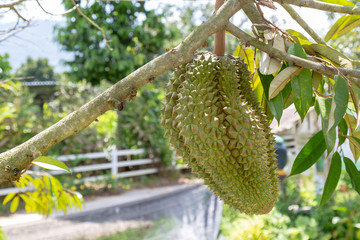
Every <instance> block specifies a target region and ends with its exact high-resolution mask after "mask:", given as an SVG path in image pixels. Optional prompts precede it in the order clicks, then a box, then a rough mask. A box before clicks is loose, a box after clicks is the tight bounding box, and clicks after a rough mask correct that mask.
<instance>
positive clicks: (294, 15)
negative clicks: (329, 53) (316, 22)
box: [282, 4, 327, 46]
mask: <svg viewBox="0 0 360 240" xmlns="http://www.w3.org/2000/svg"><path fill="white" fill-rule="evenodd" d="M282 7H283V8H284V9H285V10H286V11H287V12H288V13H289V14H290V16H291V17H292V18H293V19H294V20H295V21H296V22H297V23H298V24H299V25H300V26H301V27H302V28H303V29H304V30H305V31H306V32H307V33H308V34H309V35H310V36H311V37H312V38H313V39H314V40H315V41H316V42H317V43H320V44H324V45H326V46H327V44H326V42H325V41H324V40H323V39H322V38H321V37H320V36H319V35H318V34H317V33H316V32H315V31H314V30H313V29H312V28H311V27H310V26H309V25H308V24H307V23H306V22H305V21H304V19H302V18H301V16H300V15H299V14H298V13H297V12H296V11H295V10H294V9H293V8H292V7H291V6H290V5H287V4H284V5H282Z"/></svg>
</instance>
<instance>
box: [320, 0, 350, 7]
mask: <svg viewBox="0 0 360 240" xmlns="http://www.w3.org/2000/svg"><path fill="white" fill-rule="evenodd" d="M320 1H322V2H326V3H331V4H336V5H343V6H349V7H353V6H354V3H352V2H351V1H348V0H320Z"/></svg>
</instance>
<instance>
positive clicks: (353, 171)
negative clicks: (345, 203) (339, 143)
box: [344, 157, 360, 194]
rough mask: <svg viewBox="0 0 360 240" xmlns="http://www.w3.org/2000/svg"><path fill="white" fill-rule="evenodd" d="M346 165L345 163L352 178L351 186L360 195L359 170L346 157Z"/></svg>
mask: <svg viewBox="0 0 360 240" xmlns="http://www.w3.org/2000/svg"><path fill="white" fill-rule="evenodd" d="M344 163H345V167H346V171H347V173H348V174H349V176H350V179H351V184H352V186H353V188H354V189H355V191H357V192H358V193H359V194H360V172H359V170H358V169H357V168H356V166H355V163H354V162H353V161H352V160H351V159H349V158H347V157H344Z"/></svg>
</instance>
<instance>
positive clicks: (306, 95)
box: [291, 69, 313, 120]
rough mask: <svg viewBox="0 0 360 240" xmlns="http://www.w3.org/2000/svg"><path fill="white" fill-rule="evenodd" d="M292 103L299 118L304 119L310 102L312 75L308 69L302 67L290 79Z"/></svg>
mask: <svg viewBox="0 0 360 240" xmlns="http://www.w3.org/2000/svg"><path fill="white" fill-rule="evenodd" d="M291 87H292V90H293V94H294V104H295V108H296V111H297V112H298V113H299V115H300V117H301V120H304V117H305V115H306V113H307V112H308V110H309V108H310V106H311V103H312V93H313V89H312V76H311V71H310V70H309V69H302V70H301V72H300V74H299V75H297V76H295V77H293V78H292V79H291Z"/></svg>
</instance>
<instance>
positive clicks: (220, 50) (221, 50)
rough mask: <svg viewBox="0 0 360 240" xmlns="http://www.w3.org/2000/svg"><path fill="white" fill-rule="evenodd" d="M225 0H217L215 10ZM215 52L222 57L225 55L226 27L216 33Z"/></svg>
mask: <svg viewBox="0 0 360 240" xmlns="http://www.w3.org/2000/svg"><path fill="white" fill-rule="evenodd" d="M224 1H225V0H216V2H215V12H216V11H217V10H218V9H219V8H220V7H221V5H223V3H224ZM214 54H215V55H216V56H219V57H222V56H224V55H225V29H224V30H220V31H218V32H216V33H215V42H214Z"/></svg>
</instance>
